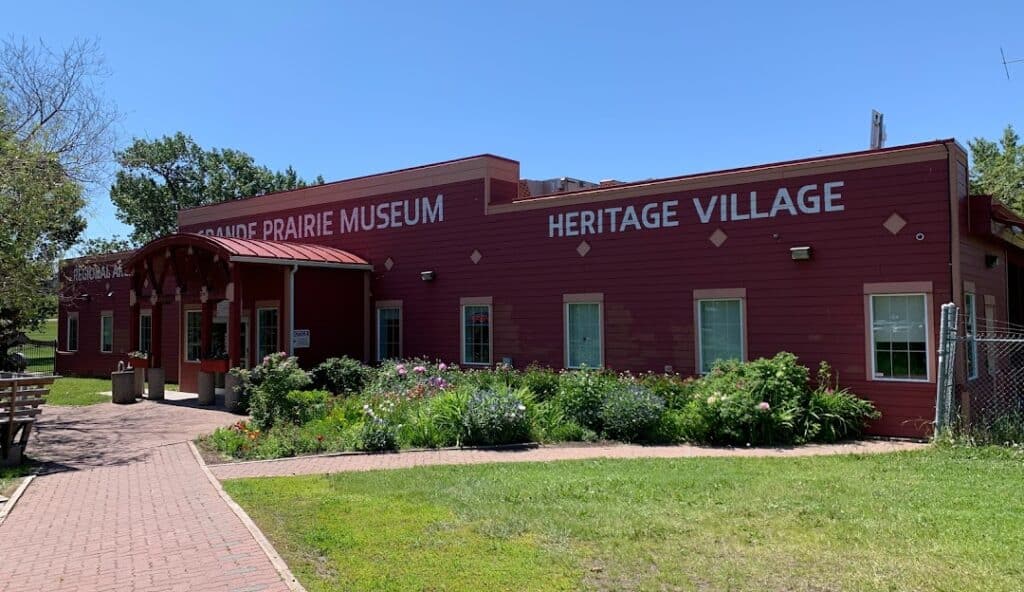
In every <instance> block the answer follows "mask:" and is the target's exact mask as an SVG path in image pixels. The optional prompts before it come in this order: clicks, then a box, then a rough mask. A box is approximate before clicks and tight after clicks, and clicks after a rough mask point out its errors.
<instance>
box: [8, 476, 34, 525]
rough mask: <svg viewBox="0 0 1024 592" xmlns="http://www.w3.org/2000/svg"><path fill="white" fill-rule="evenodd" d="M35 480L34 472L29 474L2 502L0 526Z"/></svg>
mask: <svg viewBox="0 0 1024 592" xmlns="http://www.w3.org/2000/svg"><path fill="white" fill-rule="evenodd" d="M35 478H36V474H35V473H34V472H33V473H29V474H28V475H27V476H26V477H25V480H24V481H22V482H21V485H18V488H17V489H15V490H14V493H12V494H11V497H10V498H9V499H8V500H7V501H6V502H4V508H3V509H2V510H0V524H3V523H4V520H6V519H7V515H8V514H10V513H11V512H12V511H14V504H16V503H18V499H20V498H21V496H22V494H24V493H25V490H26V489H28V484H29V483H31V482H32V480H33V479H35Z"/></svg>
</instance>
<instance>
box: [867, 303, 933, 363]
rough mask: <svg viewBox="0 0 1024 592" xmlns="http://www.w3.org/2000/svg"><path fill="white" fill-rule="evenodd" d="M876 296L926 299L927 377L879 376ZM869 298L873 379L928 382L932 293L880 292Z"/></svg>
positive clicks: (930, 352)
mask: <svg viewBox="0 0 1024 592" xmlns="http://www.w3.org/2000/svg"><path fill="white" fill-rule="evenodd" d="M876 296H915V297H921V298H923V299H924V367H925V378H895V377H891V376H878V368H877V360H876V356H877V353H876V349H875V297H876ZM867 298H868V323H867V325H868V331H869V335H868V339H869V343H870V348H869V352H868V353H869V356H870V358H871V366H870V368H871V372H870V374H871V380H874V381H876V382H917V383H928V382H931V381H932V364H931V359H932V353H933V350H932V315H931V293H929V292H878V293H871V294H867Z"/></svg>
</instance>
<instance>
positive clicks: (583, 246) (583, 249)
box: [576, 241, 590, 257]
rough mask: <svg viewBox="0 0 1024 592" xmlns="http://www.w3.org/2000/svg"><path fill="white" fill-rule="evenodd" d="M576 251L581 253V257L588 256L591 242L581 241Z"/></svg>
mask: <svg viewBox="0 0 1024 592" xmlns="http://www.w3.org/2000/svg"><path fill="white" fill-rule="evenodd" d="M576 252H577V253H579V254H580V257H586V256H587V253H589V252H590V243H588V242H587V241H582V242H580V244H579V245H577V246H576Z"/></svg>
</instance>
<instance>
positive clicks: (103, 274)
mask: <svg viewBox="0 0 1024 592" xmlns="http://www.w3.org/2000/svg"><path fill="white" fill-rule="evenodd" d="M71 275H72V278H74V281H76V282H92V281H97V280H109V279H114V278H121V277H125V276H126V274H125V272H124V268H122V267H121V262H120V261H118V262H117V263H108V264H99V263H94V264H92V265H79V266H77V267H75V271H74V273H72V274H71Z"/></svg>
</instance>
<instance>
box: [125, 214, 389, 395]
mask: <svg viewBox="0 0 1024 592" xmlns="http://www.w3.org/2000/svg"><path fill="white" fill-rule="evenodd" d="M123 267H124V269H125V271H126V272H128V273H130V274H131V278H132V280H131V281H132V289H131V292H130V293H129V305H130V308H131V333H130V336H131V341H130V342H131V348H132V350H137V349H139V341H140V337H139V326H140V325H139V323H140V314H141V309H140V304H141V303H142V302H146V301H147V300H148V302H149V303H150V311H149V313H147V314H149V315H150V325H151V327H152V333H151V335H150V336H149V338H148V342H149V345H150V347H151V349H152V351H149V352H147V353H148V354H149V357H150V364H151V366H150V368H151V369H160V368H162V367H163V366H162V363H163V360H162V356H161V349H162V348H161V344H162V336H161V334H160V328H161V326H162V316H163V313H162V309H163V305H164V304H167V303H170V302H174V301H177V302H180V303H182V304H183V305H187V306H192V307H196V308H198V307H200V306H201V309H202V320H201V323H199V324H200V333H201V337H200V339H199V342H200V343H199V344H197V346H198V350H197V353H194V354H191V355H193V356H198V357H199V358H201V359H202V360H204V361H203V365H204V368H205V367H207V366H209V367H218V368H219V367H220V366H219V365H217V364H207V363H206V360H207V359H208V358H209V359H210V360H220V361H221V362H222V363H224V362H226V363H227V367H236V366H238V365H239V363H240V357H239V356H240V352H241V351H242V342H241V337H240V334H241V331H240V329H241V326H240V324H241V322H242V320H241V318H242V312H243V310H242V309H243V304H242V303H243V297H242V292H243V291H245V292H247V293H248V295H247V296H246V300H245V302H246V303H247V304H246V306H248V307H250V308H251V307H253V306H255V304H254V302H255V301H254V298H257V296H256V295H257V294H258V298H264V299H265V298H273V299H275V300H276V301H279V302H280V308H281V310H280V314H281V317H282V321H283V323H281V324H282V325H283V327H282V332H283V333H284V336H283V339H282V338H278V345H279V346H280V347H281V348H282V349H285V350H287V351H289V352H290V351H291V336H292V329H294V327H293V326H292V325H293V324H294V317H295V312H294V307H295V272H296V271H297V270H298V269H300V268H314V269H311V270H310V271H308V272H307V273H309V274H313V276H312V277H316V278H317V281H322V282H324V284H325V285H330V284H331V283H332V282H338V284H339V285H340V284H341V283H344V285H345V286H346V287H345V288H344V289H345V290H349V289H350V288H348V287H347V286H349V285H351V282H347V283H345V281H344V280H342V279H341V278H342V276H344V277H351V275H350V273H346V272H357V273H359V274H360V275H362V276H364V280H363V281H362V282H358V285H362V286H364V288H363V290H362V291H363V292H364V293H363V294H362V295H361V296H359V295H354V294H353V296H355V298H358V300H357V301H360V300H361V301H362V304H363V306H362V308H364V309H366V308H367V307H369V272H371V271H373V266H372V265H370V263H369V262H368V261H367V260H365V259H363V258H362V257H359V256H358V255H354V254H352V253H349V252H348V251H343V250H341V249H336V248H333V247H328V246H324V245H311V244H301V243H290V242H282V241H267V240H258V239H244V238H231V237H221V236H208V235H204V234H196V233H187V232H183V233H177V234H171V235H168V236H164V237H161V238H158V239H155V240H153V241H151V242H149V243H147V244H146V245H144V246H142V247H140V248H139V249H138V250H137V251H135V252H134V253H133V254H132V255H131V256H130V257H128V258H127V260H126V261H125V262H124V264H123ZM334 270H338V271H339V272H340V275H336V274H335V273H334V272H333V271H334ZM317 274H320V275H317ZM302 275H303V276H304V275H305V274H302ZM335 278H336V279H335ZM307 279H309V278H307ZM225 302H226V304H227V308H228V311H227V340H228V342H227V344H226V345H227V351H226V352H225V351H224V350H223V346H215V347H211V327H212V325H213V321H214V311H215V310H221V311H223V308H218V307H217V304H218V303H225ZM220 314H224V313H223V312H221V313H220ZM221 318H223V317H221ZM367 334H368V333H367ZM366 347H368V346H366ZM364 349H365V348H364ZM215 350H216V351H215ZM224 356H226V357H227V359H226V360H225V359H224ZM179 357H181V356H179ZM193 359H194V358H193ZM222 365H223V364H222ZM223 371H224V370H223V369H220V370H211V372H223ZM200 374H201V375H202V371H201V372H200Z"/></svg>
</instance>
